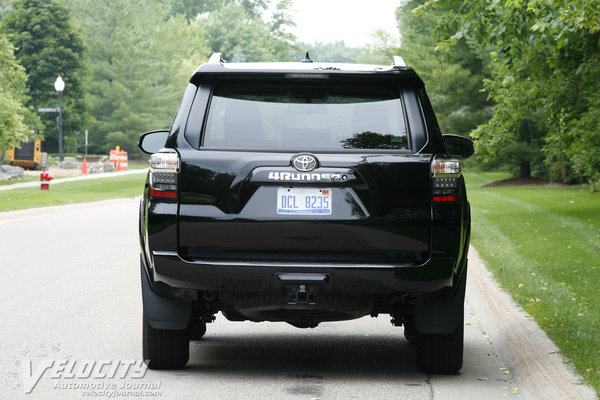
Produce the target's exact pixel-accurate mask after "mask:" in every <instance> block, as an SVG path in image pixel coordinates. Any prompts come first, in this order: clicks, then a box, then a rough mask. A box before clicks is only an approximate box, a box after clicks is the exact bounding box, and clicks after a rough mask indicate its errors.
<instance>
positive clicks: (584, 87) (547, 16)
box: [426, 0, 600, 187]
mask: <svg viewBox="0 0 600 400" xmlns="http://www.w3.org/2000/svg"><path fill="white" fill-rule="evenodd" d="M426 7H427V9H428V10H432V9H439V7H444V8H445V9H449V8H453V9H454V12H453V13H446V15H445V19H444V20H443V21H442V23H441V24H440V26H439V42H440V44H441V46H442V47H450V46H452V45H453V44H455V43H456V41H457V40H458V39H461V38H468V39H469V40H471V41H472V42H473V43H475V44H476V45H477V46H478V47H479V48H480V49H482V50H485V51H488V52H489V53H491V55H492V74H491V77H490V79H489V80H487V81H486V84H485V87H486V90H487V91H488V93H489V96H490V97H491V98H492V99H493V100H494V102H495V106H494V116H493V118H492V119H491V120H490V121H489V122H488V123H487V124H484V125H482V126H480V127H479V128H478V129H477V130H476V131H475V133H474V134H475V137H476V138H477V139H478V140H477V142H476V145H477V147H478V149H479V151H480V152H482V153H485V154H488V155H489V156H490V157H491V156H494V155H496V154H497V153H498V151H499V149H502V148H505V147H506V146H508V145H509V144H511V143H518V142H519V140H520V139H519V130H520V127H521V126H522V124H523V121H524V120H526V119H528V118H529V117H530V116H531V115H539V116H540V118H539V121H540V122H539V123H540V125H541V126H538V127H537V129H541V130H544V131H545V135H544V142H545V145H544V152H545V155H546V162H547V164H548V165H549V169H550V173H551V177H553V178H555V179H558V180H563V181H588V182H590V183H591V184H592V187H594V186H598V185H600V154H599V153H600V151H599V150H600V135H598V131H599V128H600V121H599V117H598V114H599V106H600V46H598V43H599V41H600V3H598V2H597V1H587V0H575V1H566V0H550V1H546V0H530V1H528V2H521V1H503V2H488V1H484V0H476V1H469V2H460V1H457V0H440V1H436V2H430V3H428V5H427V6H426Z"/></svg>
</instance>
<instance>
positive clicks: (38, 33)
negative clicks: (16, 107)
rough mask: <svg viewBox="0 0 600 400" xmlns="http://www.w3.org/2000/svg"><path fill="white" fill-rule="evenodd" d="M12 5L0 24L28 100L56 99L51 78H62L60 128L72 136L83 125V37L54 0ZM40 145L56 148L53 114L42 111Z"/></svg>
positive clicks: (37, 103)
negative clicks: (24, 81)
mask: <svg viewBox="0 0 600 400" xmlns="http://www.w3.org/2000/svg"><path fill="white" fill-rule="evenodd" d="M13 6H14V10H12V11H11V12H10V13H8V14H7V15H6V16H5V17H4V18H3V19H2V22H1V26H0V29H1V31H2V32H4V33H5V34H6V35H7V36H8V38H9V39H10V41H11V42H12V43H13V45H14V46H15V49H16V50H15V56H16V58H17V60H18V61H19V64H21V65H22V66H23V67H25V71H26V73H27V75H28V78H27V86H28V87H29V96H30V98H29V100H28V101H27V105H28V106H31V107H33V108H34V109H37V108H38V107H51V106H57V105H58V98H57V95H56V92H55V90H54V81H55V80H56V78H57V77H58V76H59V75H60V76H62V78H63V79H64V81H65V90H64V94H63V103H62V104H63V132H64V135H65V136H72V135H74V134H75V132H77V131H82V130H83V129H85V123H86V121H87V111H86V110H87V103H86V100H85V99H86V96H85V92H84V90H83V77H84V73H85V70H84V63H83V50H84V48H83V42H82V40H81V37H80V35H79V32H78V31H77V30H76V29H75V28H74V27H73V25H72V24H71V17H70V14H69V9H68V8H67V7H65V6H64V5H62V4H61V3H58V2H56V1H54V0H49V1H38V0H17V1H15V2H14V4H13ZM41 120H42V123H43V126H44V128H43V133H44V137H45V147H46V149H48V150H49V151H57V150H58V145H57V142H58V132H57V126H56V114H50V113H46V114H44V115H42V116H41Z"/></svg>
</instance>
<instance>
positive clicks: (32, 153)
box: [8, 139, 48, 170]
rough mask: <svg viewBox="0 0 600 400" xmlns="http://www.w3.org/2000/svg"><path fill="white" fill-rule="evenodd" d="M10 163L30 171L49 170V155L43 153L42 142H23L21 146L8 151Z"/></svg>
mask: <svg viewBox="0 0 600 400" xmlns="http://www.w3.org/2000/svg"><path fill="white" fill-rule="evenodd" d="M8 162H9V163H10V165H16V166H19V167H23V168H29V169H42V170H45V169H48V153H45V152H42V141H41V140H40V139H35V140H33V141H24V142H21V146H20V147H19V148H17V147H11V148H9V149H8Z"/></svg>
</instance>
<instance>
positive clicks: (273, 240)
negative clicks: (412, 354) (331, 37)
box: [139, 53, 473, 373]
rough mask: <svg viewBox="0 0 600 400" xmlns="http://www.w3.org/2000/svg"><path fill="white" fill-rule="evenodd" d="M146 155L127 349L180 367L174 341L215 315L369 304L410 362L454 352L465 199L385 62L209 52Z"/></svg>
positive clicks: (433, 366)
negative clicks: (412, 347)
mask: <svg viewBox="0 0 600 400" xmlns="http://www.w3.org/2000/svg"><path fill="white" fill-rule="evenodd" d="M139 145H140V148H141V149H142V150H143V151H145V152H146V153H149V154H151V157H150V170H149V173H148V178H147V182H146V185H145V190H144V196H143V199H142V200H141V204H140V222H139V233H140V243H141V257H140V261H141V281H142V298H143V353H144V359H145V360H148V365H149V367H150V368H156V369H171V368H183V367H184V366H185V365H186V363H187V362H188V358H189V341H190V340H196V339H199V338H200V337H201V336H202V335H204V333H205V332H206V324H207V323H210V322H212V321H214V319H215V315H216V314H217V313H218V312H221V313H222V314H223V316H225V318H227V319H228V320H230V321H246V320H249V321H257V322H258V321H282V322H287V323H289V324H291V325H294V326H296V327H299V328H313V327H316V326H317V325H318V324H319V323H321V322H324V321H338V320H349V319H354V318H359V317H363V316H365V315H371V316H373V317H375V316H378V315H380V314H388V315H390V316H391V322H392V324H394V325H395V326H404V335H405V337H406V339H407V340H408V341H410V342H411V343H416V345H417V355H418V364H419V368H420V369H421V370H422V371H424V372H428V373H455V372H457V371H458V370H459V369H460V368H461V366H462V362H463V356H462V354H463V304H464V295H465V285H466V277H467V251H468V245H469V232H470V209H469V203H468V202H467V195H466V192H465V184H464V180H463V177H462V175H461V166H460V162H459V160H460V159H464V158H466V157H469V156H470V155H471V154H472V153H473V144H472V142H471V141H470V140H469V139H466V138H463V137H460V136H453V135H442V134H441V132H440V129H439V127H438V124H437V122H436V118H435V115H434V112H433V108H432V107H431V104H430V102H429V100H428V97H427V94H426V92H425V87H424V84H423V82H422V81H421V79H420V78H419V77H418V75H417V74H416V73H415V72H414V71H413V70H412V69H411V68H409V67H407V66H406V64H405V63H404V61H403V60H402V58H401V57H394V62H393V64H392V65H391V66H382V65H354V64H331V63H316V62H314V63H313V62H312V61H311V60H310V58H309V57H308V54H307V57H306V58H305V60H303V61H302V62H296V63H225V62H224V61H223V60H222V58H221V55H220V54H218V53H217V54H214V55H213V56H212V57H211V58H210V60H209V61H208V63H206V64H203V65H201V66H200V67H199V68H198V69H197V70H196V71H195V72H194V74H193V75H192V77H191V78H190V81H189V84H188V86H187V89H186V90H185V94H184V95H183V100H182V102H181V105H180V107H179V110H178V111H177V114H176V117H175V119H174V122H173V125H172V127H171V129H170V130H169V131H152V132H147V133H145V134H142V135H141V136H140V143H139Z"/></svg>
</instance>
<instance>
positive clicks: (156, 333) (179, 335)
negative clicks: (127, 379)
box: [142, 317, 190, 369]
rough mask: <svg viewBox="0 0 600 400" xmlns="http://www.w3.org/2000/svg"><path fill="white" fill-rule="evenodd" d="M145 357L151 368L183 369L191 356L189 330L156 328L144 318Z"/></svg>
mask: <svg viewBox="0 0 600 400" xmlns="http://www.w3.org/2000/svg"><path fill="white" fill-rule="evenodd" d="M143 324H144V325H143V338H142V342H143V345H142V347H143V357H144V361H145V362H146V363H147V364H148V368H150V369H181V368H183V367H185V365H186V364H187V362H188V359H189V356H190V340H189V337H188V334H189V333H188V330H187V329H184V330H168V329H154V328H152V327H151V326H150V323H149V322H148V321H147V320H146V317H144V319H143Z"/></svg>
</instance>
